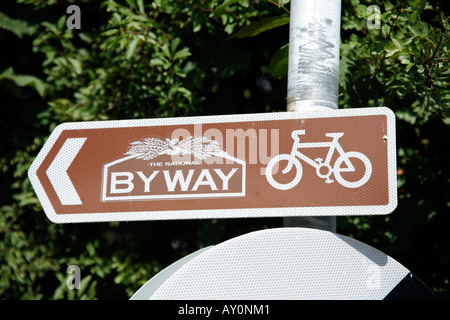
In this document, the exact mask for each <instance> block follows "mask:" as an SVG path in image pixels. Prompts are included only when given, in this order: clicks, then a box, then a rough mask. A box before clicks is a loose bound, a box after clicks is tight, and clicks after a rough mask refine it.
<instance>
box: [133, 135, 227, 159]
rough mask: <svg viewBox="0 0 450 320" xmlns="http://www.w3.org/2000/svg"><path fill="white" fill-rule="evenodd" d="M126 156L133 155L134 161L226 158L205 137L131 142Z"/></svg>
mask: <svg viewBox="0 0 450 320" xmlns="http://www.w3.org/2000/svg"><path fill="white" fill-rule="evenodd" d="M125 154H126V155H134V156H136V159H142V160H152V159H154V158H156V157H157V156H160V155H163V154H166V155H171V156H174V155H175V156H183V155H189V154H191V155H193V156H194V157H196V158H197V159H201V160H204V159H207V158H210V157H214V156H222V157H224V156H226V152H225V151H224V150H222V149H220V146H219V142H217V141H215V140H211V139H209V138H207V137H204V136H202V137H195V138H194V137H192V136H190V137H188V138H186V139H184V140H181V141H179V140H178V139H172V140H171V139H169V138H167V139H165V140H162V139H160V138H155V137H153V138H144V139H142V140H138V141H134V142H131V143H130V145H129V147H128V150H127V152H125Z"/></svg>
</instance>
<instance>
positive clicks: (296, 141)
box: [283, 130, 355, 173]
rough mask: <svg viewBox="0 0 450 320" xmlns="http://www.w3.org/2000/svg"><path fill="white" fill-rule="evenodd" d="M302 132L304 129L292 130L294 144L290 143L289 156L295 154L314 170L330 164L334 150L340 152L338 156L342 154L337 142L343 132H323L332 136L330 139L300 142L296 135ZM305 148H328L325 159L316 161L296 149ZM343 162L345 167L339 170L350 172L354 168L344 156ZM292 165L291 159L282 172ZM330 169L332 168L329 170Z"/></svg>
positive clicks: (303, 132) (342, 150)
mask: <svg viewBox="0 0 450 320" xmlns="http://www.w3.org/2000/svg"><path fill="white" fill-rule="evenodd" d="M303 134H305V130H296V131H293V132H292V138H293V139H294V144H293V145H292V150H291V156H296V157H298V158H300V159H302V160H303V161H305V162H306V163H308V164H309V165H310V166H312V167H314V168H316V170H318V169H319V168H320V167H322V166H324V165H325V166H330V162H331V158H332V157H333V154H334V152H335V151H337V152H338V153H339V154H340V156H344V154H345V151H344V149H343V148H342V146H341V144H340V143H339V142H338V140H339V138H340V137H342V136H343V135H344V133H343V132H335V133H327V134H325V135H326V136H327V137H331V138H333V140H332V141H327V142H302V143H300V138H299V137H298V136H299V135H303ZM306 148H329V150H328V153H327V157H326V159H325V161H324V162H321V161H317V160H318V159H316V161H314V160H312V159H311V158H309V157H307V156H306V155H304V154H303V153H301V152H300V151H298V149H306ZM344 162H345V164H346V165H347V168H344V169H341V171H343V172H345V171H349V172H351V171H354V170H355V168H354V167H353V165H352V163H351V162H350V161H349V160H348V158H345V160H344ZM292 166H293V163H292V161H290V162H289V164H288V165H287V166H286V168H285V169H284V170H283V173H286V172H288V171H289V170H291V169H292ZM330 168H331V167H330ZM330 171H332V170H330Z"/></svg>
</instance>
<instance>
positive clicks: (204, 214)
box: [28, 107, 397, 223]
mask: <svg viewBox="0 0 450 320" xmlns="http://www.w3.org/2000/svg"><path fill="white" fill-rule="evenodd" d="M371 115H385V116H386V118H387V137H386V138H387V140H386V142H387V144H388V145H387V149H388V156H387V158H388V194H389V201H388V204H387V205H381V206H378V205H376V206H333V207H295V208H283V207H281V208H243V209H209V210H172V211H138V212H102V213H76V214H57V213H56V212H55V210H54V208H53V206H52V204H51V202H50V199H49V198H48V196H47V194H46V193H45V190H44V188H43V186H42V184H41V182H40V181H39V179H38V177H37V170H38V168H39V167H40V166H41V164H42V162H43V161H44V159H45V158H46V156H47V155H48V153H49V152H50V150H51V148H52V147H53V145H54V144H55V142H56V141H57V139H58V138H59V136H60V135H61V133H62V132H63V131H65V130H82V129H103V128H124V127H145V126H149V127H150V126H167V125H195V124H213V123H228V122H248V121H272V120H289V119H317V118H330V117H351V116H371ZM28 177H29V179H30V182H31V184H32V186H33V188H34V190H35V192H36V194H37V196H38V199H39V201H40V202H41V205H42V208H43V209H44V212H45V213H46V215H47V217H48V218H49V219H50V220H51V221H52V222H54V223H76V222H81V223H83V222H110V221H147V220H184V219H186V220H188V219H213V218H262V217H292V216H346V215H361V216H362V215H385V214H389V213H391V212H393V211H394V210H395V208H396V207H397V150H396V132H395V114H394V112H393V111H392V110H391V109H389V108H386V107H372V108H353V109H329V110H328V109H327V110H318V111H305V112H275V113H256V114H238V115H221V116H201V117H182V118H157V119H138V120H106V121H87V122H66V123H62V124H60V125H58V126H57V127H56V128H55V129H54V130H53V132H52V133H51V135H50V136H49V138H48V139H47V141H46V143H45V144H44V146H43V147H42V149H41V151H40V152H39V154H38V155H37V156H36V158H35V160H34V161H33V163H32V164H31V166H30V168H29V170H28Z"/></svg>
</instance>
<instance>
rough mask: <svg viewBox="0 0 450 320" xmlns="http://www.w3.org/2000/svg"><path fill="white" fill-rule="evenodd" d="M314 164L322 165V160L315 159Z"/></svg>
mask: <svg viewBox="0 0 450 320" xmlns="http://www.w3.org/2000/svg"><path fill="white" fill-rule="evenodd" d="M314 161H315V162H317V163H318V164H322V161H323V159H322V158H317V159H314Z"/></svg>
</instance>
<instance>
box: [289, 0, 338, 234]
mask: <svg viewBox="0 0 450 320" xmlns="http://www.w3.org/2000/svg"><path fill="white" fill-rule="evenodd" d="M290 13H291V14H290V28H289V68H288V83H287V87H288V90H287V91H288V92H287V103H288V105H287V110H288V111H294V112H306V111H316V110H323V109H337V108H338V91H339V41H340V23H341V1H340V0H291V2H290ZM284 225H285V226H287V227H289V226H302V227H313V228H318V229H323V230H328V231H332V232H335V231H336V217H335V216H329V217H286V218H285V219H284Z"/></svg>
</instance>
